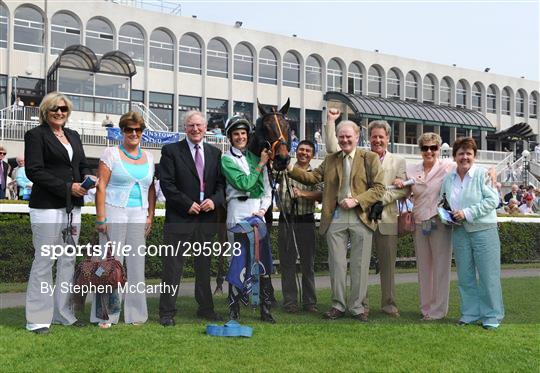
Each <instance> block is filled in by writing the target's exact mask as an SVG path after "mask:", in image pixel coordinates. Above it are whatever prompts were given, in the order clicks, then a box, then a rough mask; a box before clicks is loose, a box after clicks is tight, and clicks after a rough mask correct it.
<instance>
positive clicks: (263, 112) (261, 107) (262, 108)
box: [257, 99, 266, 117]
mask: <svg viewBox="0 0 540 373" xmlns="http://www.w3.org/2000/svg"><path fill="white" fill-rule="evenodd" d="M257 107H258V108H259V113H261V116H263V117H264V116H265V115H266V110H264V107H263V106H262V105H261V103H260V102H259V99H257Z"/></svg>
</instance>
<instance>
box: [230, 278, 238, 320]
mask: <svg viewBox="0 0 540 373" xmlns="http://www.w3.org/2000/svg"><path fill="white" fill-rule="evenodd" d="M235 292H236V289H234V286H233V285H231V284H229V296H228V297H227V300H228V302H229V319H230V320H238V319H240V294H236V295H235Z"/></svg>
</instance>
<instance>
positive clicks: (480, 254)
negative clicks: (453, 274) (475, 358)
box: [452, 227, 504, 326]
mask: <svg viewBox="0 0 540 373" xmlns="http://www.w3.org/2000/svg"><path fill="white" fill-rule="evenodd" d="M452 244H453V246H454V257H455V259H456V266H457V275H458V287H459V294H460V297H461V318H460V321H463V322H466V323H471V322H475V321H478V320H480V321H481V322H482V324H484V325H487V324H489V325H494V326H498V325H499V324H500V322H501V321H502V319H503V317H504V305H503V299H502V289H501V243H500V241H499V233H498V231H497V228H496V227H494V228H490V229H486V230H481V231H477V232H467V231H466V230H465V228H463V227H458V228H454V231H453V233H452ZM477 271H478V279H477V278H476V273H477Z"/></svg>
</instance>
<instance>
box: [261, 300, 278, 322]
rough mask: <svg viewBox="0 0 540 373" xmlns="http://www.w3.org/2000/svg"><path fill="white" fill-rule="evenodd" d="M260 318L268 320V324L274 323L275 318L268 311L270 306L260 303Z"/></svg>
mask: <svg viewBox="0 0 540 373" xmlns="http://www.w3.org/2000/svg"><path fill="white" fill-rule="evenodd" d="M261 320H262V321H264V322H269V323H270V324H275V323H276V320H274V318H273V317H272V314H271V313H270V308H269V307H267V306H266V305H265V304H261Z"/></svg>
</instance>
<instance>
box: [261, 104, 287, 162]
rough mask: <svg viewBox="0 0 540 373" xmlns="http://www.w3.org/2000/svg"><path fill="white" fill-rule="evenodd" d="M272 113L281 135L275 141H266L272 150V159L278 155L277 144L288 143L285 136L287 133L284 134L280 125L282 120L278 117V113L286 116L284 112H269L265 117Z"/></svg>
mask: <svg viewBox="0 0 540 373" xmlns="http://www.w3.org/2000/svg"><path fill="white" fill-rule="evenodd" d="M270 115H272V116H273V118H274V122H275V124H276V126H277V128H278V131H279V137H278V138H277V139H276V140H274V141H273V142H271V143H270V142H269V141H266V143H267V144H268V147H269V148H270V149H271V150H272V157H271V159H272V160H274V157H275V156H276V146H278V145H285V146H286V145H287V138H286V137H285V135H284V134H283V131H282V130H281V125H280V122H279V119H278V115H280V116H281V117H283V118H285V117H284V115H283V114H281V113H279V112H276V111H274V112H272V113H268V114H266V115H265V117H267V116H270ZM263 122H264V118H263Z"/></svg>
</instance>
